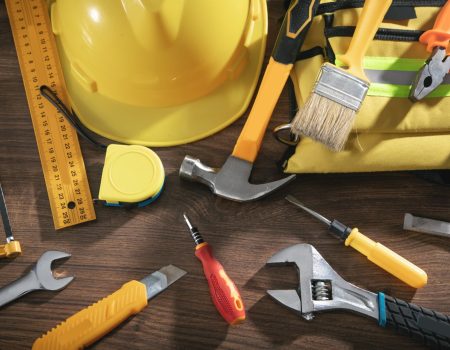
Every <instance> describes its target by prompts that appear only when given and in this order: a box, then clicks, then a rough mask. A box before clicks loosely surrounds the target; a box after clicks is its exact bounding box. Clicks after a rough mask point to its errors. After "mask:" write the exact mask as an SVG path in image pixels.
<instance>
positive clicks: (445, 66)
mask: <svg viewBox="0 0 450 350" xmlns="http://www.w3.org/2000/svg"><path fill="white" fill-rule="evenodd" d="M449 70H450V59H448V56H447V51H446V48H443V47H439V46H437V47H435V48H434V49H433V53H432V55H431V56H430V58H429V59H428V60H427V61H426V63H425V65H424V66H423V67H422V69H421V70H420V71H419V72H418V73H417V76H416V79H415V81H414V83H413V85H412V87H411V91H410V95H409V98H410V99H411V100H412V101H419V100H421V99H423V98H424V97H425V96H427V95H429V94H430V93H431V92H432V91H433V90H435V89H436V88H437V87H438V86H439V85H441V84H442V83H443V81H444V79H445V77H446V75H447V74H448V71H449Z"/></svg>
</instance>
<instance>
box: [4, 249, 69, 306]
mask: <svg viewBox="0 0 450 350" xmlns="http://www.w3.org/2000/svg"><path fill="white" fill-rule="evenodd" d="M69 257H70V254H67V253H64V252H59V251H54V250H49V251H47V252H45V253H44V254H42V255H41V257H40V258H39V259H38V261H37V262H36V264H34V266H33V267H32V268H31V271H30V272H29V273H28V274H26V275H25V276H22V277H21V278H19V279H17V280H15V281H14V282H12V283H10V284H9V285H7V286H5V287H3V288H1V289H0V307H2V306H3V305H5V304H8V303H9V302H11V301H13V300H15V299H17V298H20V297H21V296H23V295H25V294H27V293H29V292H32V291H34V290H51V291H57V290H61V289H63V288H65V287H66V286H67V285H68V284H69V283H70V282H72V280H73V278H74V277H72V276H70V277H64V278H60V279H56V278H55V277H53V273H52V269H51V267H52V263H53V262H54V261H56V260H59V259H64V258H69Z"/></svg>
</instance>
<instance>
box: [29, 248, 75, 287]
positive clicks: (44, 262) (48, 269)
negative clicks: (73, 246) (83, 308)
mask: <svg viewBox="0 0 450 350" xmlns="http://www.w3.org/2000/svg"><path fill="white" fill-rule="evenodd" d="M70 257H71V255H70V254H68V253H64V252H59V251H55V250H49V251H46V252H45V253H44V254H42V255H41V257H40V258H39V259H38V261H37V262H36V265H34V267H33V270H34V272H35V274H36V277H37V279H38V281H39V283H40V285H41V289H46V290H52V291H56V290H60V289H63V288H65V287H66V286H67V285H68V284H69V283H70V282H72V280H73V279H74V277H73V276H70V277H64V278H59V279H56V278H55V277H53V273H52V263H53V262H54V261H56V260H60V259H64V258H70Z"/></svg>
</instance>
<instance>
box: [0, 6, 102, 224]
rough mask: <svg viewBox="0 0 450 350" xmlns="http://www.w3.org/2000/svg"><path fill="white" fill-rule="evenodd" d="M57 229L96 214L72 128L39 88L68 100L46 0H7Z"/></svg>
mask: <svg viewBox="0 0 450 350" xmlns="http://www.w3.org/2000/svg"><path fill="white" fill-rule="evenodd" d="M5 3H6V9H7V11H8V16H9V22H10V24H11V30H12V33H13V37H14V44H15V46H16V51H17V57H18V59H19V65H20V70H21V72H22V78H23V83H24V86H25V92H26V95H27V100H28V106H29V108H30V114H31V120H32V121H33V128H34V133H35V135H36V141H37V145H38V150H39V157H40V159H41V164H42V169H43V172H44V178H45V184H46V186H47V192H48V197H49V200H50V207H51V210H52V215H53V222H54V224H55V228H56V229H60V228H64V227H67V226H72V225H76V224H79V223H82V222H86V221H90V220H94V219H95V211H94V206H93V201H92V197H91V192H90V189H89V184H88V180H87V175H86V169H85V167H84V161H83V156H82V154H81V149H80V144H79V143H78V137H77V134H76V131H75V130H74V129H73V128H72V126H71V125H70V124H69V122H68V121H67V120H66V119H65V118H64V117H63V116H62V115H61V114H60V113H59V112H57V110H56V109H55V107H54V106H52V105H51V104H50V103H49V102H48V101H46V100H45V98H44V97H42V96H41V95H40V93H39V87H40V86H41V85H47V86H49V87H50V88H51V89H52V90H54V91H56V93H57V94H58V96H59V97H60V98H61V99H62V101H64V103H66V104H67V102H68V98H67V92H66V86H65V83H64V78H63V74H62V69H61V66H60V62H59V57H58V51H57V48H56V42H55V38H54V36H53V33H52V30H51V23H50V18H49V15H48V9H47V5H46V2H45V0H5Z"/></svg>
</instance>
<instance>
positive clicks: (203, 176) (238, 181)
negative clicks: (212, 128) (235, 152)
mask: <svg viewBox="0 0 450 350" xmlns="http://www.w3.org/2000/svg"><path fill="white" fill-rule="evenodd" d="M252 168H253V163H251V162H248V161H246V160H243V159H240V158H237V157H234V156H232V155H231V156H229V157H228V159H227V161H226V162H225V164H224V165H223V166H222V168H220V169H217V168H211V167H208V166H206V165H204V164H203V163H202V162H201V161H200V159H195V158H192V157H191V156H186V157H185V158H184V160H183V163H182V164H181V167H180V177H181V178H184V179H187V180H190V181H196V182H200V183H202V184H205V185H207V186H208V187H209V188H210V189H211V191H212V192H213V193H214V194H216V195H218V196H220V197H223V198H226V199H231V200H234V201H237V202H247V201H252V200H256V199H259V198H261V197H264V196H266V195H268V194H270V193H272V192H273V191H275V190H276V189H278V188H279V187H281V186H283V185H285V184H287V183H288V182H290V181H292V180H294V179H295V175H290V176H288V177H286V178H284V179H281V180H278V181H273V182H269V183H265V184H259V185H254V184H251V183H250V182H249V178H250V174H251V172H252Z"/></svg>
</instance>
